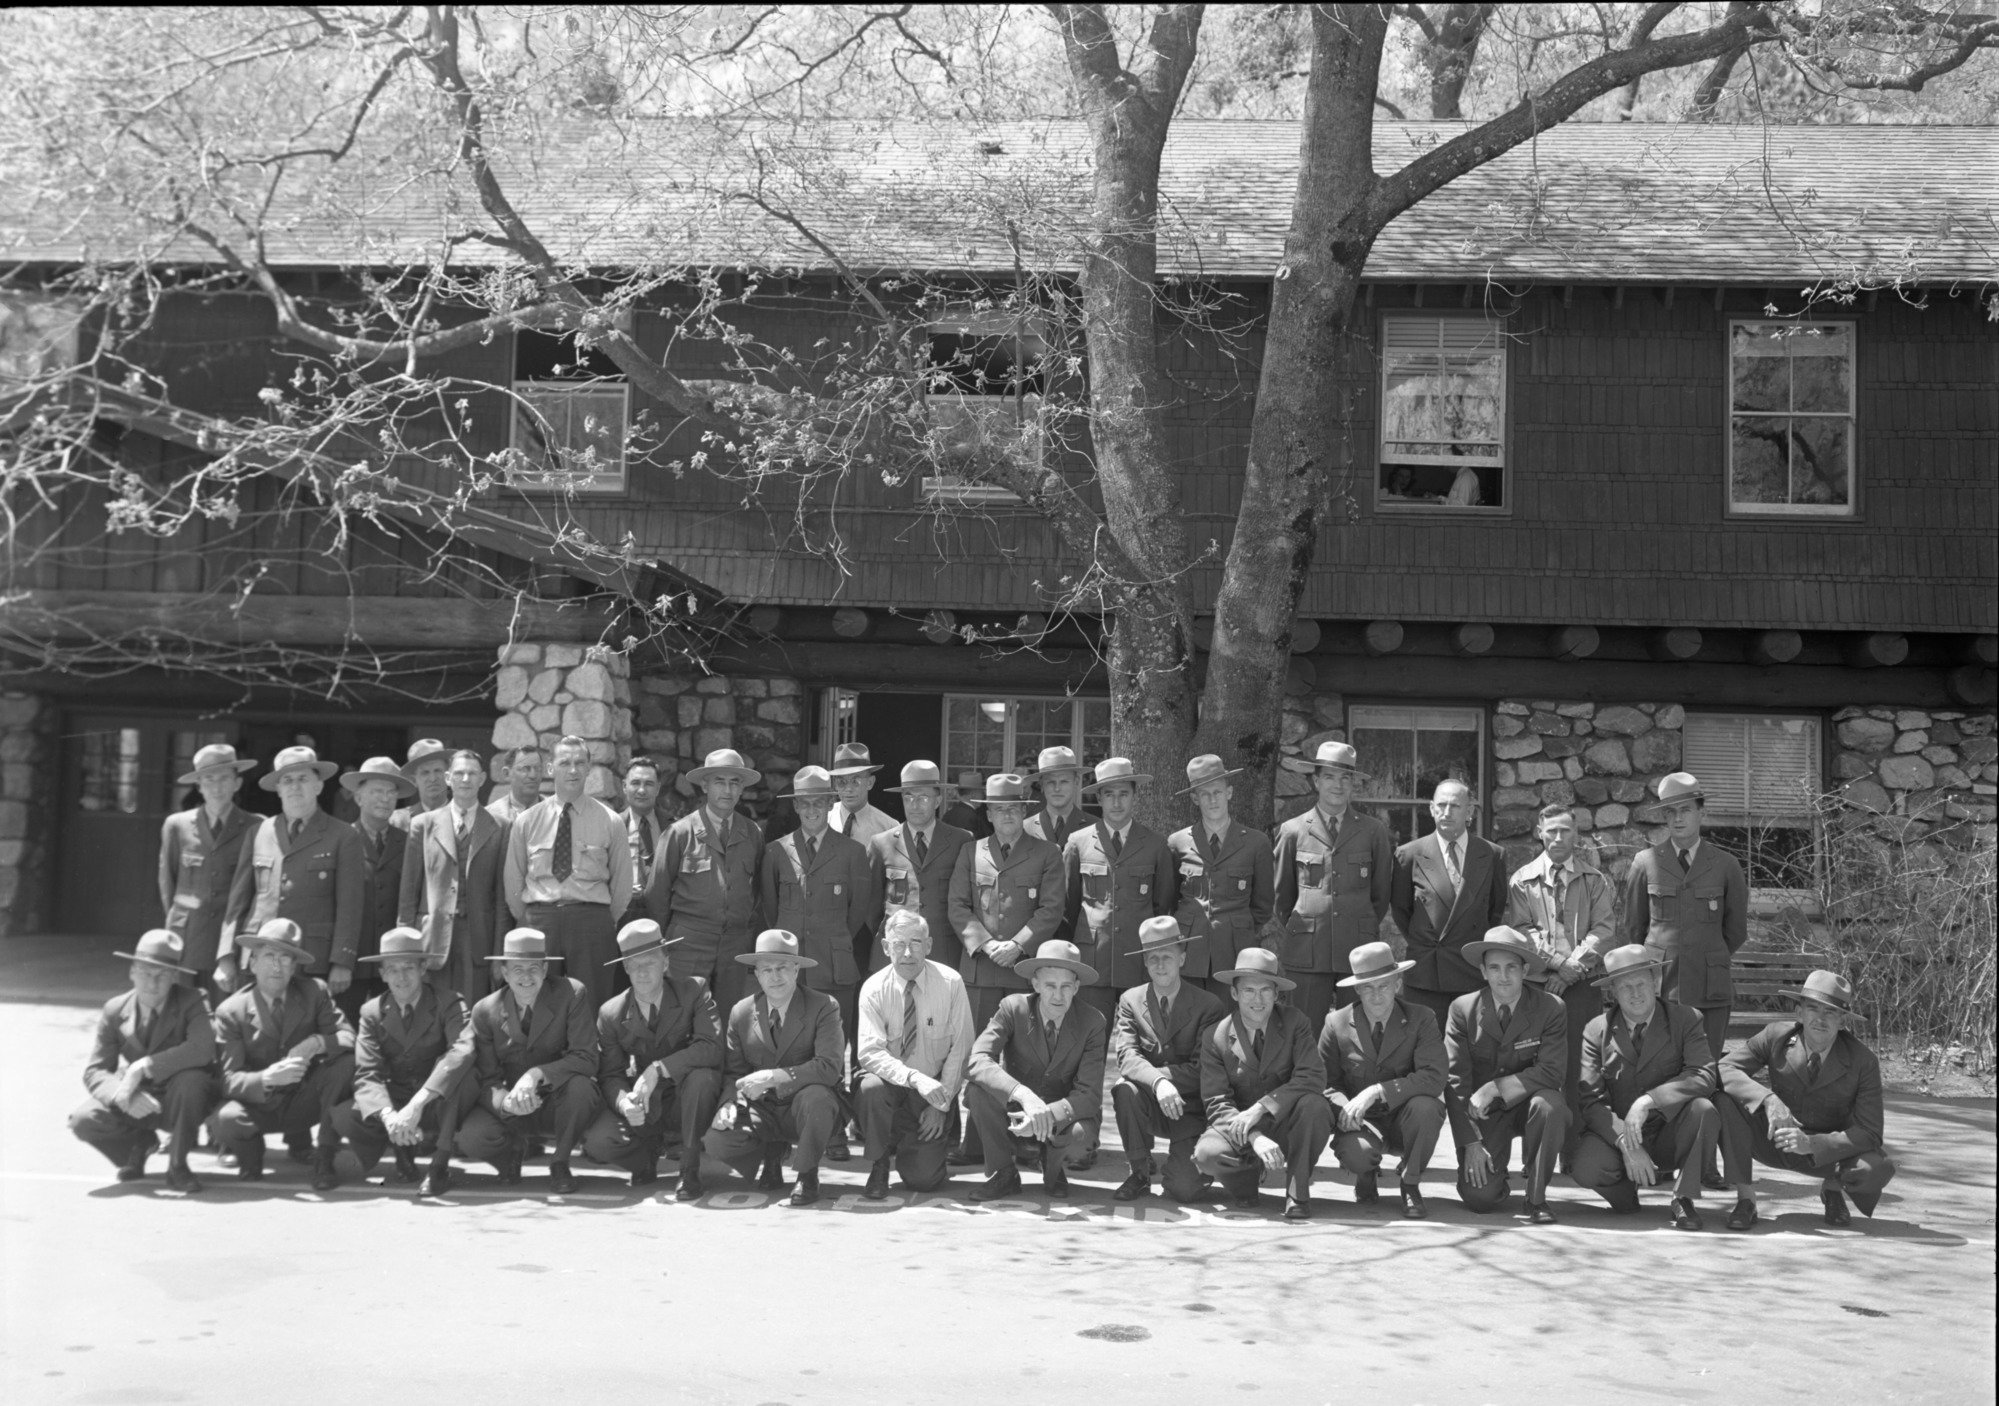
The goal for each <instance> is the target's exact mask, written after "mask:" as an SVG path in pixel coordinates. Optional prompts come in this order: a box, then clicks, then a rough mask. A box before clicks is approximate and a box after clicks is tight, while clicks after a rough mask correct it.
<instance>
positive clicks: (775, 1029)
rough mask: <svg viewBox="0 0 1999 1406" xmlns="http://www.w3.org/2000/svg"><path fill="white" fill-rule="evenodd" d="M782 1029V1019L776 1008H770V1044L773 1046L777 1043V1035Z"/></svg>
mask: <svg viewBox="0 0 1999 1406" xmlns="http://www.w3.org/2000/svg"><path fill="white" fill-rule="evenodd" d="M783 1029H784V1017H783V1016H782V1015H781V1014H779V1012H778V1009H777V1007H776V1006H772V1007H771V1008H770V1042H771V1043H772V1044H773V1045H775V1044H776V1043H777V1037H778V1034H779V1033H780V1032H781V1031H782V1030H783Z"/></svg>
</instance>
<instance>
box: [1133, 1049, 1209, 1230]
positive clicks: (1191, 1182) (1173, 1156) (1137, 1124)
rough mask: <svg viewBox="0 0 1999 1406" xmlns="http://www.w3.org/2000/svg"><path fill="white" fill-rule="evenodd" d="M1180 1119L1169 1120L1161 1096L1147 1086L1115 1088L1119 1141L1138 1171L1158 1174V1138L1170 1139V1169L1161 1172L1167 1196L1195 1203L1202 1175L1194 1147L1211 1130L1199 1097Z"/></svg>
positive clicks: (1168, 1161) (1191, 1101)
mask: <svg viewBox="0 0 1999 1406" xmlns="http://www.w3.org/2000/svg"><path fill="white" fill-rule="evenodd" d="M1186 1105H1187V1106H1186V1109H1185V1111H1183V1112H1182V1113H1181V1115H1180V1116H1179V1117H1178V1118H1168V1117H1167V1116H1166V1110H1165V1109H1163V1108H1161V1107H1160V1106H1159V1095H1158V1093H1157V1092H1155V1091H1154V1090H1153V1089H1151V1088H1148V1087H1147V1086H1146V1085H1144V1084H1139V1083H1135V1082H1133V1081H1132V1080H1130V1079H1120V1080H1118V1081H1117V1082H1116V1083H1115V1084H1113V1085H1111V1112H1112V1113H1113V1114H1114V1115H1115V1116H1116V1118H1117V1132H1118V1141H1119V1142H1120V1143H1121V1144H1122V1145H1123V1147H1124V1155H1125V1160H1126V1161H1128V1162H1130V1163H1131V1169H1132V1170H1133V1171H1134V1172H1144V1173H1145V1174H1146V1175H1147V1176H1151V1175H1153V1174H1154V1173H1155V1172H1158V1165H1157V1162H1156V1159H1155V1158H1154V1157H1153V1154H1152V1142H1153V1139H1154V1138H1158V1137H1164V1138H1165V1139H1166V1170H1165V1171H1164V1172H1163V1173H1159V1179H1160V1183H1161V1185H1163V1186H1164V1187H1165V1188H1166V1194H1167V1195H1168V1196H1171V1197H1172V1198H1173V1199H1174V1200H1175V1201H1183V1202H1184V1201H1192V1200H1195V1199H1196V1198H1198V1197H1199V1196H1200V1194H1201V1173H1200V1171H1199V1170H1198V1169H1197V1168H1196V1167H1195V1166H1194V1148H1195V1146H1196V1145H1197V1144H1199V1142H1200V1141H1201V1134H1202V1133H1204V1132H1206V1131H1207V1130H1208V1120H1207V1118H1206V1116H1205V1115H1204V1114H1203V1113H1202V1112H1201V1101H1200V1100H1199V1099H1198V1098H1191V1099H1188V1100H1186Z"/></svg>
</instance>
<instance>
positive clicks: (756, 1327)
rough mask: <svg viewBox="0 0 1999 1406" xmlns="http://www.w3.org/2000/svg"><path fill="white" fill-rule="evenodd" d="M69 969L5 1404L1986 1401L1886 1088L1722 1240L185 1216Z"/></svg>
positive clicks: (1440, 1186)
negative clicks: (1849, 1161)
mask: <svg viewBox="0 0 1999 1406" xmlns="http://www.w3.org/2000/svg"><path fill="white" fill-rule="evenodd" d="M92 946H96V945H92ZM92 946H84V947H83V948H82V949H81V950H80V951H79V950H78V949H77V948H75V947H72V948H70V949H69V950H68V951H67V952H65V951H64V950H62V949H60V948H57V947H54V946H53V945H51V944H48V943H43V942H19V941H17V942H12V943H7V944H0V1070H4V1071H5V1072H4V1076H0V1120H3V1122H4V1126H5V1128H6V1129H7V1135H6V1139H5V1141H4V1143H0V1282H3V1283H4V1293H5V1298H4V1300H0V1303H3V1304H4V1309H0V1314H3V1315H4V1316H0V1399H4V1400H5V1401H6V1402H8V1403H10V1406H30V1403H41V1402H134V1403H152V1402H175V1401H200V1402H215V1403H231V1402H237V1401H244V1402H247V1401H252V1400H282V1401H286V1402H298V1403H308V1402H322V1401H325V1402H333V1401H340V1402H348V1401H354V1400H359V1399H364V1398H365V1397H368V1396H373V1397H376V1398H378V1399H411V1400H430V1401H442V1402H457V1401H467V1400H477V1401H480V1402H482V1403H487V1402H490V1403H507V1402H516V1401H518V1402H536V1403H546V1402H549V1401H561V1400H570V1399H579V1398H583V1397H584V1396H585V1394H586V1393H587V1397H588V1399H591V1400H594V1401H601V1402H623V1401H641V1400H644V1401H648V1402H660V1401H668V1402H672V1401H689V1402H699V1403H727V1404H729V1406H733V1404H734V1403H743V1404H744V1406H756V1403H767V1402H784V1403H793V1404H794V1406H808V1403H846V1402H865V1403H869V1404H870V1406H873V1403H896V1402H904V1401H910V1402H916V1401H924V1402H930V1401H935V1400H938V1399H949V1400H952V1401H958V1402H985V1401H1001V1400H1006V1401H1021V1400H1026V1399H1040V1398H1047V1397H1051V1396H1054V1397H1060V1398H1064V1399H1068V1400H1088V1401H1092V1402H1106V1403H1109V1402H1123V1401H1141V1400H1142V1401H1147V1402H1159V1401H1172V1402H1178V1401H1193V1400H1196V1399H1203V1400H1208V1401H1218V1400H1264V1401H1273V1402H1287V1403H1289V1402H1306V1403H1312V1402H1332V1401H1348V1400H1352V1399H1355V1398H1357V1397H1358V1398H1362V1399H1367V1400H1370V1401H1380V1402H1384V1403H1400V1402H1437V1403H1446V1402H1451V1403H1455V1402H1495V1403H1497V1402H1531V1403H1535V1404H1536V1406H1544V1404H1545V1406H1554V1403H1563V1402H1571V1401H1574V1402H1589V1403H1592V1406H1602V1403H1618V1402H1633V1401H1646V1400H1652V1401H1710V1400H1712V1401H1731V1402H1740V1401H1744V1400H1749V1399H1754V1398H1759V1397H1763V1396H1771V1395H1781V1396H1809V1397H1810V1398H1811V1399H1812V1400H1813V1401H1814V1402H1815V1403H1834V1402H1846V1401H1854V1402H1859V1401H1867V1402H1960V1401H1978V1402H1987V1401H1990V1400H1991V1399H1992V1381H1993V1366H1994V1329H1993V1323H1994V1319H1993V1312H1994V1293H1993V1287H1994V1275H1993V1210H1994V1200H1993V1188H1994V1178H1995V1151H1994V1148H1995V1143H1994V1110H1993V1104H1992V1102H1991V1101H1990V1100H1935V1099H1915V1098H1911V1097H1892V1098H1891V1101H1890V1106H1889V1111H1888V1124H1889V1136H1890V1140H1891V1142H1892V1144H1893V1145H1894V1147H1895V1149H1896V1151H1897V1154H1898V1156H1900V1158H1901V1160H1902V1165H1903V1169H1904V1170H1903V1174H1902V1176H1901V1177H1900V1178H1899V1179H1898V1180H1897V1181H1896V1182H1895V1183H1894V1184H1893V1186H1892V1187H1891V1188H1890V1191H1889V1195H1888V1197H1887V1199H1886V1200H1885V1201H1884V1202H1883V1204H1882V1207H1881V1212H1880V1216H1879V1219H1877V1220H1875V1221H1872V1222H1867V1221H1864V1220H1859V1219H1856V1225H1855V1228H1854V1229H1852V1230H1849V1231H1831V1230H1828V1229H1826V1228H1825V1226H1824V1225H1823V1224H1821V1222H1820V1221H1819V1218H1818V1215H1817V1205H1818V1202H1817V1196H1816V1193H1815V1190H1814V1189H1813V1187H1812V1186H1811V1185H1810V1184H1809V1183H1807V1182H1805V1181H1803V1180H1801V1179H1794V1178H1785V1179H1778V1180H1773V1181H1771V1182H1769V1183H1766V1185H1765V1187H1764V1205H1765V1211H1766V1214H1769V1213H1774V1214H1770V1218H1769V1219H1767V1220H1766V1222H1765V1223H1764V1225H1763V1226H1761V1227H1759V1229H1758V1231H1757V1233H1755V1234H1753V1235H1750V1236H1728V1235H1725V1234H1724V1233H1722V1232H1720V1231H1719V1230H1718V1229H1717V1230H1715V1231H1713V1232H1710V1233H1707V1234H1703V1235H1699V1236H1693V1235H1685V1234H1680V1233H1677V1232H1674V1231H1673V1230H1671V1229H1669V1228H1668V1227H1667V1226H1666V1223H1665V1203H1664V1200H1663V1199H1661V1198H1658V1197H1653V1198H1650V1199H1648V1204H1647V1209H1646V1212H1645V1214H1644V1216H1643V1217H1642V1218H1640V1219H1639V1220H1637V1221H1635V1222H1634V1221H1625V1220H1618V1219H1614V1218H1613V1217H1611V1216H1610V1215H1609V1214H1608V1213H1607V1212H1605V1211H1603V1210H1602V1209H1600V1208H1598V1207H1597V1206H1596V1205H1595V1204H1594V1202H1593V1198H1590V1197H1588V1196H1586V1195H1585V1194H1584V1193H1582V1192H1580V1191H1578V1190H1576V1189H1575V1188H1573V1187H1571V1186H1568V1185H1567V1184H1566V1183H1559V1184H1558V1185H1557V1188H1556V1190H1555V1196H1554V1199H1555V1201H1556V1204H1557V1209H1558V1211H1559V1212H1560V1213H1561V1215H1562V1223H1561V1224H1560V1225H1559V1226H1555V1227H1552V1228H1547V1229H1541V1230H1534V1229H1529V1228H1528V1227H1526V1226H1525V1225H1524V1224H1522V1223H1520V1222H1517V1221H1513V1220H1510V1219H1504V1218H1502V1219H1482V1218H1479V1217H1475V1216H1472V1215H1469V1214H1468V1213H1466V1212H1464V1211H1462V1210H1461V1209H1460V1208H1459V1207H1458V1205H1457V1203H1456V1199H1455V1197H1454V1196H1453V1195H1452V1193H1451V1189H1450V1184H1451V1177H1452V1171H1451V1169H1450V1167H1449V1166H1448V1165H1446V1166H1444V1167H1441V1168H1433V1169H1432V1172H1431V1176H1430V1190H1431V1196H1430V1201H1431V1205H1432V1208H1433V1219H1431V1220H1430V1221H1428V1222H1426V1223H1421V1224H1408V1223H1405V1222H1402V1221H1400V1220H1399V1219H1391V1218H1390V1217H1389V1215H1388V1214H1387V1213H1386V1212H1385V1211H1381V1212H1376V1213H1373V1214H1366V1213H1362V1212H1361V1211H1360V1210H1359V1209H1358V1208H1356V1207H1355V1206H1353V1205H1352V1203H1351V1200H1350V1189H1349V1184H1348V1183H1347V1182H1346V1179H1345V1178H1343V1177H1341V1176H1339V1175H1337V1174H1336V1173H1333V1172H1331V1171H1330V1170H1328V1169H1326V1168H1322V1169H1321V1171H1320V1182H1319V1187H1320V1198H1321V1199H1320V1214H1319V1219H1317V1220H1316V1221H1314V1222H1313V1223H1311V1224H1309V1225H1306V1226H1287V1225H1285V1224H1283V1223H1282V1222H1281V1221H1280V1220H1279V1219H1278V1218H1277V1217H1276V1216H1275V1214H1274V1207H1275V1204H1276V1203H1275V1202H1274V1201H1273V1202H1272V1203H1271V1204H1272V1207H1273V1213H1271V1214H1266V1215H1262V1216H1254V1217H1237V1216H1236V1215H1234V1214H1233V1213H1230V1214H1221V1213H1219V1208H1215V1209H1213V1210H1206V1211H1195V1212H1191V1213H1189V1212H1181V1211H1176V1210H1167V1209H1165V1208H1163V1207H1162V1206H1160V1205H1159V1204H1157V1203H1149V1204H1147V1205H1146V1207H1145V1208H1144V1210H1143V1211H1142V1212H1139V1213H1137V1214H1134V1213H1133V1212H1132V1211H1131V1210H1130V1209H1129V1208H1126V1207H1118V1208H1117V1209H1116V1210H1115V1211H1113V1210H1112V1203H1111V1202H1110V1200H1109V1190H1110V1188H1111V1187H1113V1186H1115V1185H1116V1184H1117V1182H1118V1180H1119V1179H1121V1178H1122V1176H1123V1175H1124V1170H1125V1169H1124V1165H1123V1163H1122V1161H1121V1160H1120V1159H1119V1158H1118V1157H1117V1156H1116V1155H1115V1154H1113V1155H1112V1156H1109V1157H1107V1158H1105V1159H1104V1160H1103V1161H1102V1162H1101V1163H1100V1164H1099V1166H1098V1167H1097V1168H1096V1170H1095V1171H1094V1172H1092V1173H1089V1174H1087V1175H1085V1176H1084V1177H1082V1178H1080V1179H1079V1180H1078V1182H1077V1188H1078V1195H1077V1196H1076V1198H1075V1199H1074V1200H1073V1202H1072V1203H1070V1204H1069V1205H1067V1206H1054V1207H1051V1205H1050V1203H1048V1202H1046V1201H1045V1200H1043V1199H1041V1198H1039V1197H1038V1196H1035V1195H1033V1194H1032V1189H1031V1188H1030V1194H1029V1195H1028V1196H1026V1197H1024V1198H1023V1199H1022V1200H1020V1201H1017V1202H1013V1203H1002V1204H1001V1205H999V1206H996V1207H987V1208H974V1207H972V1206H970V1205H969V1204H967V1203H964V1202H961V1201H956V1200H953V1199H952V1198H950V1197H948V1196H927V1197H918V1198H910V1197H907V1196H898V1197H896V1198H892V1199H891V1200H890V1201H889V1202H887V1203H884V1205H883V1206H880V1207H876V1206H872V1205H869V1204H868V1203H865V1202H863V1201H861V1200H860V1198H859V1196H858V1191H859V1188H860V1182H861V1180H862V1177H863V1173H864V1169H863V1168H861V1167H860V1164H859V1163H849V1164H847V1168H843V1169H835V1170H833V1171H832V1172H831V1173H830V1174H829V1176H828V1178H827V1183H828V1187H829V1190H830V1191H831V1192H832V1193H833V1194H832V1195H830V1196H829V1198H828V1200H827V1201H826V1202H824V1203H822V1204H821V1205H820V1206H818V1207H815V1208H812V1209H810V1210H802V1211H794V1210H792V1209H790V1208H789V1207H786V1206H782V1205H773V1204H766V1202H765V1198H764V1197H763V1196H761V1195H760V1194H758V1193H755V1192H752V1191H749V1190H747V1189H745V1188H743V1187H742V1186H741V1184H740V1183H723V1184H722V1185H721V1186H720V1187H719V1188H718V1190H717V1191H715V1192H714V1193H711V1195H710V1196H709V1197H708V1199H707V1201H706V1202H705V1203H704V1204H702V1205H699V1206H681V1205H678V1204H676V1203H675V1202H673V1200H672V1199H671V1186H672V1182H671V1179H670V1178H669V1179H668V1180H667V1181H666V1182H665V1183H664V1185H665V1186H666V1187H667V1189H668V1195H667V1196H666V1198H665V1199H664V1200H662V1199H660V1198H658V1197H641V1196H637V1195H634V1194H633V1193H631V1192H629V1191H628V1190H626V1188H625V1186H624V1181H623V1178H622V1177H618V1176H613V1175H611V1174H610V1173H608V1172H604V1173H600V1174H599V1175H598V1176H596V1177H594V1178H587V1179H586V1188H585V1192H584V1194H581V1195H579V1196H576V1197H573V1198H571V1199H570V1200H569V1201H568V1202H567V1203H566V1204H561V1205H551V1204H550V1203H549V1202H548V1201H547V1200H545V1199H544V1198H543V1197H541V1196H540V1195H538V1194H527V1195H522V1194H517V1193H514V1192H506V1193H502V1192H500V1191H499V1190H498V1189H497V1188H493V1189H487V1190H481V1189H480V1185H481V1183H484V1182H485V1179H484V1178H479V1179H477V1180H475V1181H472V1182H471V1183H469V1184H468V1189H467V1190H466V1192H465V1194H462V1195H455V1196H454V1197H453V1198H452V1199H451V1200H450V1201H449V1202H448V1203H444V1204H421V1205H419V1204H414V1203H413V1202H412V1201H411V1199H410V1197H409V1196H408V1194H407V1193H397V1194H390V1193H388V1192H385V1191H382V1190H379V1189H377V1188H373V1187H369V1186H365V1185H349V1186H343V1187H342V1188H340V1190H338V1191H336V1192H334V1193H332V1194H331V1195H330V1196H327V1197H323V1198H322V1197H318V1196H315V1195H313V1194H312V1193H311V1191H310V1190H309V1189H308V1188H307V1187H306V1185H305V1179H304V1176H303V1173H302V1171H301V1170H300V1169H298V1168H295V1167H292V1166H291V1165H290V1164H288V1163H286V1162H285V1161H284V1159H283V1157H282V1155H281V1154H280V1155H277V1156H275V1157H274V1159H273V1164H274V1166H275V1168H276V1175H275V1177H274V1178H273V1179H272V1180H270V1181H268V1182H266V1183H263V1184H260V1185H257V1186H243V1185H240V1184H238V1183H235V1182H233V1181H230V1180H228V1179H227V1176H226V1174H223V1173H216V1172H214V1171H213V1170H212V1168H211V1167H210V1166H209V1165H208V1163H207V1159H206V1158H202V1159H199V1164H198V1166H199V1169H200V1170H203V1171H206V1172H208V1173H209V1182H210V1187H211V1190H210V1192H209V1193H208V1194H206V1195H204V1196H201V1197H198V1198H189V1199H176V1198H172V1197H169V1196H167V1195H165V1194H164V1193H163V1191H162V1190H161V1188H160V1184H159V1182H158V1181H157V1180H153V1181H149V1182H146V1183H141V1184H139V1185H137V1186H119V1185H117V1184H116V1183H115V1182H114V1181H112V1179H111V1176H110V1170H111V1169H110V1168H109V1166H108V1165H106V1164H105V1163H104V1162H103V1161H102V1160H101V1159H99V1158H98V1157H97V1155H96V1154H95V1153H93V1152H91V1151H90V1150H89V1149H88V1148H86V1147H84V1146H82V1145H81V1144H80V1143H77V1142H75V1141H73V1140H71V1139H70V1138H69V1137H68V1135H67V1133H66V1131H65V1130H64V1127H63V1116H64V1115H65V1113H67V1111H68V1110H69V1109H70V1108H71V1107H73V1106H74V1105H75V1103H76V1102H77V1101H78V1098H79V1096H80V1092H81V1085H80V1083H79V1081H78V1072H79V1070H80V1069H81V1066H82V1062H83V1059H84V1056H85V1053H86V1050H87V1047H88V1037H89V1031H90V1029H91V1026H92V1009H91V1006H90V1005H89V1004H86V1003H91V1002H94V1001H95V1000H97V999H101V995H102V993H104V992H105V991H106V990H107V989H108V987H109V986H111V985H115V984H116V982H117V981H118V978H119V975H120V967H119V964H118V963H115V962H103V961H101V960H98V959H96V958H95V957H94V953H93V950H92ZM96 950H108V944H107V945H102V946H96ZM1446 1154H1447V1155H1448V1147H1447V1148H1446ZM154 1165H155V1166H156V1167H157V1166H158V1165H159V1164H158V1163H157V1162H156V1163H155V1164H154ZM532 1176H533V1174H532V1173H531V1174H530V1184H529V1187H528V1188H527V1190H528V1191H529V1192H530V1193H532V1192H533V1190H534V1188H533V1185H532ZM1029 1180H1030V1181H1031V1180H1032V1178H1031V1177H1030V1178H1029ZM488 1185H489V1184H488ZM971 1185H972V1181H971V1179H970V1178H969V1177H961V1178H960V1181H959V1186H960V1188H961V1189H965V1190H969V1189H970V1187H971ZM1709 1204H1710V1205H1711V1206H1712V1205H1713V1204H1714V1203H1713V1202H1712V1200H1711V1201H1710V1203H1709ZM1715 1209H1716V1211H1717V1215H1716V1217H1715V1219H1716V1220H1717V1221H1718V1220H1719V1212H1720V1210H1722V1209H1725V1208H1721V1207H1716V1208H1715ZM364 1380H369V1381H372V1382H373V1383H374V1384H373V1385H372V1386H365V1385H361V1384H360V1383H362V1382H363V1381H364ZM281 1384H282V1385H281Z"/></svg>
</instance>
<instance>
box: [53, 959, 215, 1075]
mask: <svg viewBox="0 0 1999 1406" xmlns="http://www.w3.org/2000/svg"><path fill="white" fill-rule="evenodd" d="M142 1059H145V1060H151V1061H152V1065H151V1067H150V1068H149V1069H148V1070H147V1074H148V1075H149V1076H150V1077H149V1078H147V1080H146V1087H147V1088H149V1089H152V1088H158V1087H159V1086H160V1085H162V1084H164V1083H166V1081H167V1080H169V1079H171V1078H173V1076H174V1075H176V1074H178V1073H180V1072H181V1071H182V1070H184V1069H206V1068H207V1067H208V1066H209V1065H211V1064H213V1063H215V1027H214V1026H213V1025H212V1024H210V1023H209V1014H208V1002H207V1001H206V1000H205V999H203V997H202V994H201V992H199V991H197V990H196V989H195V988H194V987H192V986H181V985H174V986H169V987H168V988H167V998H166V1000H165V1001H163V1002H161V1003H160V1010H159V1014H158V1015H156V1016H154V1017H153V1028H152V1029H150V1030H148V1031H147V1032H146V1038H145V1039H144V1040H141V1039H140V1038H139V993H138V992H136V991H127V992H125V993H124V994H123V995H121V996H113V997H112V998H111V999H110V1000H108V1001H106V1002H105V1003H104V1009H103V1010H102V1011H101V1012H99V1014H98V1017H97V1041H96V1043H95V1044H94V1045H93V1046H92V1047H91V1051H90V1062H89V1063H88V1064H86V1065H84V1066H83V1086H84V1087H85V1088H86V1089H89V1090H90V1092H91V1094H92V1095H93V1096H94V1097H95V1098H97V1099H98V1100H99V1101H100V1102H104V1103H109V1102H110V1101H111V1093H112V1090H114V1089H116V1088H117V1087H118V1081H119V1077H120V1073H121V1071H122V1070H123V1069H124V1067H125V1066H126V1065H128V1064H137V1063H138V1062H139V1061H140V1060H142Z"/></svg>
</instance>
